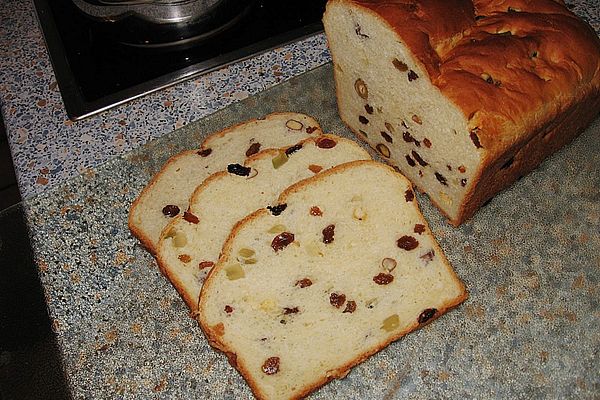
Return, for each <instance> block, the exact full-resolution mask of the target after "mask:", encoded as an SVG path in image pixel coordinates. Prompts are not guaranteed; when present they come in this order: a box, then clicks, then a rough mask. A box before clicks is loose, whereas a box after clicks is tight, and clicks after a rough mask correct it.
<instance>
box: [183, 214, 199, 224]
mask: <svg viewBox="0 0 600 400" xmlns="http://www.w3.org/2000/svg"><path fill="white" fill-rule="evenodd" d="M183 219H185V220H186V221H187V222H189V223H190V224H197V223H198V222H200V220H199V219H198V217H196V216H195V215H194V214H192V213H191V212H187V211H184V213H183Z"/></svg>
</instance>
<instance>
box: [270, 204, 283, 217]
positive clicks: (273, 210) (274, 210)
mask: <svg viewBox="0 0 600 400" xmlns="http://www.w3.org/2000/svg"><path fill="white" fill-rule="evenodd" d="M286 208H287V204H286V203H282V204H277V205H276V206H267V210H269V211H271V214H273V215H274V216H275V217H277V216H278V215H279V214H281V213H282V212H284V211H285V209H286Z"/></svg>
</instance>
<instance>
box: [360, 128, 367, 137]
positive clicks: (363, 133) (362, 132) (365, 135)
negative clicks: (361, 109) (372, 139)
mask: <svg viewBox="0 0 600 400" xmlns="http://www.w3.org/2000/svg"><path fill="white" fill-rule="evenodd" d="M358 132H359V133H360V134H361V135H363V136H364V137H369V135H368V134H367V132H365V131H363V130H361V129H359V130H358Z"/></svg>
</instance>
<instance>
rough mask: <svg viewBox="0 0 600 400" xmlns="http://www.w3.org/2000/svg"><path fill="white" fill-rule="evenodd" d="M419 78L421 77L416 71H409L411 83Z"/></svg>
mask: <svg viewBox="0 0 600 400" xmlns="http://www.w3.org/2000/svg"><path fill="white" fill-rule="evenodd" d="M417 78H419V75H417V73H416V72H415V71H413V70H412V69H411V70H410V71H408V81H409V82H412V81H414V80H415V79H417Z"/></svg>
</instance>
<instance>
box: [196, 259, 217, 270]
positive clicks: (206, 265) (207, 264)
mask: <svg viewBox="0 0 600 400" xmlns="http://www.w3.org/2000/svg"><path fill="white" fill-rule="evenodd" d="M214 266H215V263H214V262H212V261H201V262H200V263H199V264H198V268H199V269H205V268H212V267H214Z"/></svg>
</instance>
